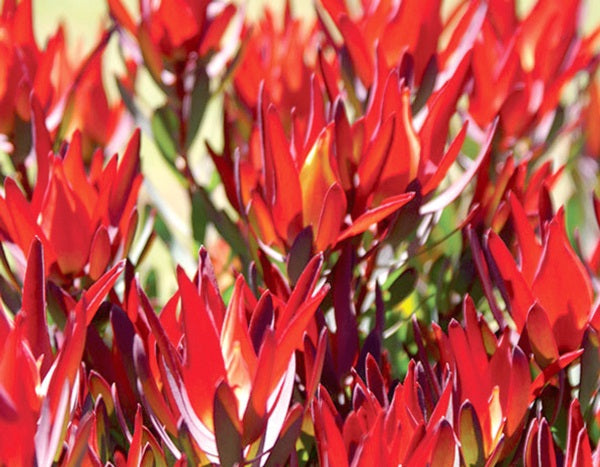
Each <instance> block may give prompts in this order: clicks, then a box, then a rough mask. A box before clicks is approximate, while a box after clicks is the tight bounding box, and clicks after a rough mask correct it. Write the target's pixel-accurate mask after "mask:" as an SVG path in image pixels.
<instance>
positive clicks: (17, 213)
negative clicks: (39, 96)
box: [0, 120, 142, 283]
mask: <svg viewBox="0 0 600 467" xmlns="http://www.w3.org/2000/svg"><path fill="white" fill-rule="evenodd" d="M38 123H39V120H38ZM37 136H38V137H40V136H43V132H41V134H38V135H37ZM44 140H45V141H44ZM139 145H140V133H139V131H137V132H136V133H135V134H134V135H133V137H132V138H131V140H130V142H129V145H128V146H127V149H126V151H125V153H124V155H123V157H122V158H121V160H120V161H119V160H118V158H117V156H116V155H115V156H114V157H113V158H111V159H110V161H109V162H108V164H107V165H106V167H102V165H103V163H104V156H103V154H102V152H101V151H97V152H96V153H95V155H94V159H93V161H92V166H91V169H90V173H89V174H87V173H86V171H85V168H84V165H83V159H82V148H81V135H80V133H78V132H76V133H75V134H74V135H73V138H72V140H71V143H70V144H69V145H68V148H67V149H66V151H65V153H64V156H62V157H61V156H59V155H55V154H52V152H51V151H49V137H48V135H47V134H45V139H44V138H43V137H42V138H40V139H39V140H38V141H37V148H38V161H40V163H39V165H38V180H37V183H36V185H35V188H34V191H33V195H32V199H31V200H27V198H26V197H25V195H24V194H23V192H22V191H21V189H20V188H19V187H18V185H17V183H16V182H15V181H14V180H12V179H11V178H8V179H7V180H6V182H5V195H4V197H2V198H0V225H1V230H2V235H3V237H4V240H5V241H7V242H11V243H12V244H14V245H15V246H16V247H17V248H16V251H15V253H16V254H17V257H19V252H20V253H21V254H24V252H26V251H27V249H28V248H29V244H30V243H31V241H32V239H33V238H34V236H37V237H38V238H40V240H41V241H42V243H43V244H44V252H45V264H46V271H49V272H51V273H52V275H53V277H54V278H55V279H57V280H58V281H59V283H61V282H62V281H64V280H67V281H68V280H70V279H68V278H71V279H72V278H75V277H79V276H83V275H84V276H88V277H89V278H91V279H92V280H94V279H96V278H98V277H99V276H100V275H101V274H102V273H103V272H104V270H105V269H106V267H107V266H108V265H109V264H111V263H112V262H113V261H114V259H115V258H117V257H124V256H126V255H127V252H128V249H129V246H130V245H131V242H132V240H133V234H134V232H135V228H136V226H137V210H136V204H137V194H138V190H139V188H140V185H141V182H142V176H141V174H140V173H139V168H140V160H139V148H140V146H139ZM44 148H45V149H44ZM44 153H45V155H41V154H44ZM21 257H22V256H21Z"/></svg>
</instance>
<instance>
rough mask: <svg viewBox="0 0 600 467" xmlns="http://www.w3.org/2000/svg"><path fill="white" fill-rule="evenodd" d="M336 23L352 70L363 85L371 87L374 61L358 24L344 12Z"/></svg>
mask: <svg viewBox="0 0 600 467" xmlns="http://www.w3.org/2000/svg"><path fill="white" fill-rule="evenodd" d="M337 24H338V27H339V28H340V32H341V33H342V36H344V42H345V45H346V47H347V48H348V53H349V54H350V58H351V59H352V62H353V63H354V70H355V71H356V74H357V76H358V77H359V78H360V80H361V81H362V83H363V84H364V85H365V87H367V88H369V87H371V84H373V77H374V71H375V63H374V60H373V54H372V53H371V51H370V50H369V49H368V48H367V44H366V43H365V39H364V36H363V34H362V33H361V31H360V29H359V28H358V26H357V25H356V24H354V23H353V22H352V20H350V18H348V16H346V15H345V14H342V15H340V17H339V18H338V23H337Z"/></svg>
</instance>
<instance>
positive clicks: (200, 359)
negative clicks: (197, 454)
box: [177, 268, 225, 429]
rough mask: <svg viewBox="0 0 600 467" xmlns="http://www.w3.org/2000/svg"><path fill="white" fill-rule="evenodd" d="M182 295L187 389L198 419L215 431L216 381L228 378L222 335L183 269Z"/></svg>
mask: <svg viewBox="0 0 600 467" xmlns="http://www.w3.org/2000/svg"><path fill="white" fill-rule="evenodd" d="M177 283H178V284H179V292H180V293H181V316H182V321H183V329H184V341H185V344H186V347H185V349H186V351H185V359H184V373H183V378H184V381H185V385H186V387H187V388H189V389H188V390H189V397H190V402H191V403H192V406H193V407H194V409H195V411H196V413H197V414H198V417H199V418H200V419H201V420H202V421H203V422H204V423H205V424H206V425H207V426H208V427H209V429H210V428H212V426H213V425H212V424H213V420H212V409H213V396H214V391H215V385H216V383H217V381H218V380H219V379H220V378H222V377H223V376H225V363H224V361H223V355H222V353H221V344H220V342H219V337H218V336H219V335H220V332H219V330H217V329H216V328H215V324H214V322H213V320H212V319H211V317H210V316H209V314H208V310H207V308H206V305H205V304H204V303H203V301H202V300H201V297H200V296H199V295H198V291H197V289H196V288H195V287H194V284H193V283H192V282H191V281H190V280H189V279H188V277H187V276H186V275H185V272H183V269H181V268H178V269H177Z"/></svg>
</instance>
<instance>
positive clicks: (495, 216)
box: [471, 154, 563, 233]
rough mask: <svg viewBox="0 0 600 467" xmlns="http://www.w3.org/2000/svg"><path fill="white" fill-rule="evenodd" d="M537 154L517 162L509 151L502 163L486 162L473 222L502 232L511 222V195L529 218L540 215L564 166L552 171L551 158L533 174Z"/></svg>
mask: <svg viewBox="0 0 600 467" xmlns="http://www.w3.org/2000/svg"><path fill="white" fill-rule="evenodd" d="M532 159H535V157H534V155H532V156H531V158H530V157H525V158H523V159H522V160H521V161H520V162H518V163H517V162H515V157H514V156H513V155H512V154H510V155H509V156H508V157H507V158H506V159H504V160H503V161H502V162H499V163H498V164H497V165H496V166H495V167H493V165H492V164H493V162H494V161H493V160H492V159H491V158H489V159H487V161H486V162H485V163H484V164H483V167H482V170H480V171H479V172H478V175H477V184H476V187H475V193H474V195H473V200H472V201H471V206H472V207H474V208H475V207H477V213H476V215H475V217H474V218H473V220H472V221H471V224H472V225H473V226H474V227H476V228H477V229H481V231H483V230H484V227H490V228H491V229H492V230H493V231H494V232H496V233H500V232H501V231H503V229H507V224H509V222H508V221H509V219H510V213H511V204H510V203H509V201H508V198H509V197H510V196H515V197H516V198H517V199H518V200H519V202H520V203H521V205H522V206H523V209H524V211H525V213H526V214H527V216H528V217H529V218H532V217H535V216H536V215H538V214H540V209H541V206H544V205H545V203H546V202H547V200H548V199H549V196H550V195H549V192H550V190H551V189H552V188H553V187H554V186H555V185H556V183H557V181H558V180H559V178H560V176H561V175H562V173H563V168H560V169H558V170H556V171H553V170H552V163H551V162H550V161H548V162H545V163H543V164H541V165H540V166H539V167H538V168H536V169H535V170H534V171H532V173H528V171H529V170H530V165H531V163H532Z"/></svg>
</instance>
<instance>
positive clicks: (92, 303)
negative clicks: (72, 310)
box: [81, 260, 125, 325]
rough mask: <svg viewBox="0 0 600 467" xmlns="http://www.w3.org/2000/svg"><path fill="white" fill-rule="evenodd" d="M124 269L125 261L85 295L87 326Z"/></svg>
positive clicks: (113, 268) (115, 266)
mask: <svg viewBox="0 0 600 467" xmlns="http://www.w3.org/2000/svg"><path fill="white" fill-rule="evenodd" d="M124 268H125V260H122V261H119V262H118V263H117V264H115V265H114V266H113V267H112V268H111V269H110V270H109V271H107V272H106V273H105V274H104V275H102V277H100V278H99V279H98V280H97V281H96V282H94V284H93V285H92V286H90V288H89V289H87V290H86V291H85V292H84V293H83V297H82V299H81V301H84V302H85V304H86V325H89V324H90V323H91V322H92V319H94V315H95V314H96V311H98V308H99V307H100V304H101V303H102V301H103V300H104V297H106V294H108V292H109V291H110V289H112V288H113V286H114V285H115V282H117V279H118V278H119V276H120V275H121V273H122V272H123V269H124Z"/></svg>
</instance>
